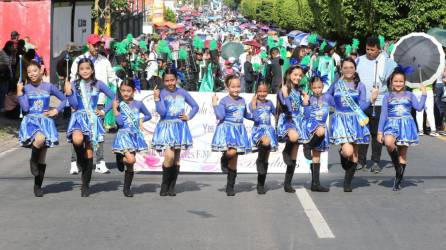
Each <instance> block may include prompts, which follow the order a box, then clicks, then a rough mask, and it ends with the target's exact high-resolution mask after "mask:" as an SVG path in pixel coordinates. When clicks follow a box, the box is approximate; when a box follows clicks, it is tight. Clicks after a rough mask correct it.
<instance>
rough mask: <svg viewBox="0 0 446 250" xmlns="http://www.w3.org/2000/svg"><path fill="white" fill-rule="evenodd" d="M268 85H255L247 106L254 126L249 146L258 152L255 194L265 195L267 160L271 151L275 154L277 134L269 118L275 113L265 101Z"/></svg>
mask: <svg viewBox="0 0 446 250" xmlns="http://www.w3.org/2000/svg"><path fill="white" fill-rule="evenodd" d="M267 96H268V85H266V84H265V83H264V82H260V83H259V84H258V85H257V91H256V94H255V95H254V97H253V98H252V100H251V104H250V105H249V109H250V112H251V114H252V119H253V120H254V126H253V127H252V133H251V144H252V145H253V151H258V156H257V160H256V166H257V174H258V175H257V193H258V194H265V193H266V190H265V179H266V174H267V172H268V158H269V153H270V152H271V151H273V152H275V151H277V148H278V142H277V134H276V130H275V129H274V127H273V126H272V125H271V116H274V115H275V113H276V108H275V107H274V104H273V103H272V102H271V101H270V100H267V99H266V97H267Z"/></svg>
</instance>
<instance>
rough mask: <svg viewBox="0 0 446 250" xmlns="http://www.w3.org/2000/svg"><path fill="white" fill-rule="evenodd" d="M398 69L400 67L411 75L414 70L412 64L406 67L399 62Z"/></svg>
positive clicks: (400, 69)
mask: <svg viewBox="0 0 446 250" xmlns="http://www.w3.org/2000/svg"><path fill="white" fill-rule="evenodd" d="M397 69H398V70H399V71H401V72H403V73H404V74H405V75H410V74H412V73H413V72H414V69H413V67H412V66H410V65H409V66H407V67H404V66H403V65H401V64H398V67H397Z"/></svg>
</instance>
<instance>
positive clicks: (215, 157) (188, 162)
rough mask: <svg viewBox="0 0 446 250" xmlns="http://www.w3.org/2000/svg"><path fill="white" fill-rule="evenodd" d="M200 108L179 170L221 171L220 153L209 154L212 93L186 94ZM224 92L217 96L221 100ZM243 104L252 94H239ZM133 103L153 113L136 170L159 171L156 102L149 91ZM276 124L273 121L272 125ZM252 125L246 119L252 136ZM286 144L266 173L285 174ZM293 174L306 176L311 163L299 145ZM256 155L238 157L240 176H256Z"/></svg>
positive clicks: (213, 123) (324, 161) (323, 157)
mask: <svg viewBox="0 0 446 250" xmlns="http://www.w3.org/2000/svg"><path fill="white" fill-rule="evenodd" d="M189 93H190V94H191V95H192V97H193V98H194V99H195V101H196V102H197V103H198V106H199V107H200V109H199V111H198V113H197V114H196V115H195V117H194V118H193V119H192V120H190V121H188V125H189V128H190V130H191V133H192V138H193V147H192V149H189V150H185V151H181V163H180V164H181V171H184V172H216V173H218V172H221V169H220V157H221V154H222V153H220V152H212V150H211V142H212V137H213V135H214V130H215V128H216V126H217V124H218V121H217V119H216V117H215V114H214V109H213V107H212V95H213V94H214V93H201V92H189ZM226 95H227V93H217V96H218V98H219V99H220V100H221V99H222V98H223V97H224V96H226ZM241 96H242V97H243V98H245V101H246V102H249V101H250V100H251V98H252V96H253V94H241ZM135 99H136V100H142V101H143V103H144V104H145V105H146V107H147V108H148V109H149V111H150V113H151V114H152V120H150V121H147V122H145V123H144V131H143V133H144V135H145V139H146V142H147V145H149V151H148V152H147V153H143V154H137V162H136V164H135V171H161V167H162V162H163V155H162V153H158V152H157V151H155V150H153V149H151V143H152V135H153V132H154V131H155V126H156V124H157V123H158V120H159V115H158V113H156V109H155V101H154V100H153V93H152V91H141V92H140V93H138V94H136V95H135ZM268 99H270V100H271V101H272V102H273V103H274V104H275V103H276V96H275V95H272V94H271V95H268ZM189 111H190V107H187V108H186V113H187V112H189ZM274 122H275V121H273V124H274ZM252 126H253V122H252V121H249V120H245V127H246V130H247V131H248V134H251V129H252ZM284 146H285V144H283V143H281V144H280V146H279V150H278V151H277V152H271V154H270V156H269V167H268V173H285V169H286V166H285V164H284V163H283V160H282V150H283V148H284ZM297 157H298V158H297V164H298V167H297V168H296V173H309V172H310V168H309V164H310V162H309V161H308V160H306V159H305V157H304V156H303V153H302V146H300V147H299V154H298V156H297ZM327 158H328V154H327V152H323V153H322V154H321V172H324V173H326V172H328V168H327V165H328V159H327ZM256 159H257V153H249V154H246V155H240V156H239V158H238V165H237V171H238V172H240V173H256V172H257V168H256V164H255V163H256Z"/></svg>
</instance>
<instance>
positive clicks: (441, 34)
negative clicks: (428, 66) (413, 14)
mask: <svg viewBox="0 0 446 250" xmlns="http://www.w3.org/2000/svg"><path fill="white" fill-rule="evenodd" d="M427 34H429V35H431V36H433V37H435V38H436V39H437V40H438V41H439V42H440V43H441V45H442V46H443V47H446V29H441V28H432V29H430V30H428V31H427Z"/></svg>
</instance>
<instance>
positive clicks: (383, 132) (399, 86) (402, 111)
mask: <svg viewBox="0 0 446 250" xmlns="http://www.w3.org/2000/svg"><path fill="white" fill-rule="evenodd" d="M411 71H412V72H413V69H411V67H410V66H409V67H407V68H403V67H401V66H400V67H398V68H397V69H395V71H393V73H392V74H391V75H390V77H389V80H388V89H389V93H387V94H386V95H385V96H384V98H383V103H382V109H381V116H380V118H379V126H378V138H377V140H378V142H380V143H384V144H385V145H386V147H387V152H388V153H389V155H390V158H391V159H392V163H393V166H394V167H395V181H394V183H393V191H399V190H400V189H401V186H400V185H401V181H402V180H403V175H404V171H405V169H406V164H407V148H408V146H414V145H417V144H418V143H419V138H418V134H417V126H416V124H415V121H414V119H413V117H412V114H411V112H412V108H414V109H416V110H417V111H420V110H423V109H424V106H425V103H426V98H427V93H426V92H427V91H426V86H424V85H423V84H422V85H421V87H420V89H421V91H422V96H421V100H420V101H419V102H418V98H417V96H416V95H415V94H413V93H411V92H409V91H406V87H405V86H406V74H408V73H411Z"/></svg>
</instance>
